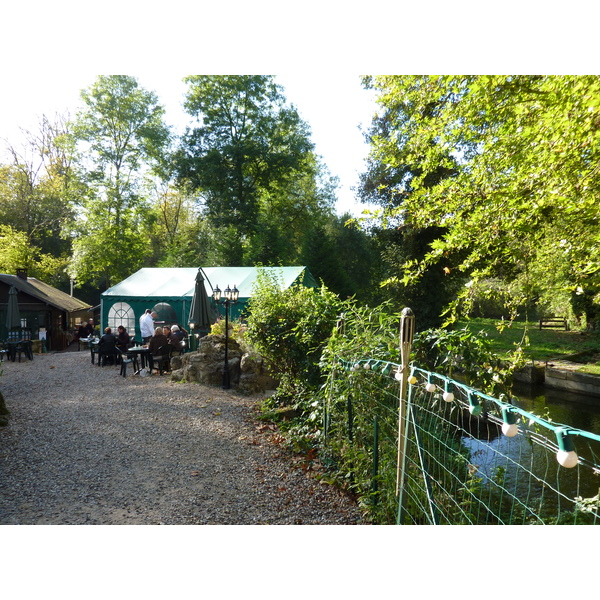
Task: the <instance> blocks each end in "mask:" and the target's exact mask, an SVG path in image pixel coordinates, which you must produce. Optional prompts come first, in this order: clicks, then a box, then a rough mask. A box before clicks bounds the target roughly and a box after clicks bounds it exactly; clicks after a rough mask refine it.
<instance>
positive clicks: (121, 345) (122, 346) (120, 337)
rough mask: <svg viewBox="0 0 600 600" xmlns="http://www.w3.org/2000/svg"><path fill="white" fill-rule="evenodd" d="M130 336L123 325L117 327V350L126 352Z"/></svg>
mask: <svg viewBox="0 0 600 600" xmlns="http://www.w3.org/2000/svg"><path fill="white" fill-rule="evenodd" d="M130 339H131V338H130V335H129V334H128V333H127V329H125V327H123V325H119V326H118V327H117V348H118V349H119V350H121V351H122V352H126V351H127V348H129V340H130Z"/></svg>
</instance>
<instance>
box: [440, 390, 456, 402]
mask: <svg viewBox="0 0 600 600" xmlns="http://www.w3.org/2000/svg"><path fill="white" fill-rule="evenodd" d="M442 398H443V399H444V402H452V400H454V394H453V393H452V392H444V395H443V396H442Z"/></svg>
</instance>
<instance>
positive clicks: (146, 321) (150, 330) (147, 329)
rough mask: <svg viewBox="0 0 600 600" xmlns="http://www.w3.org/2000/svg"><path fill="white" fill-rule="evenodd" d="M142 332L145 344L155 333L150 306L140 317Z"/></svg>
mask: <svg viewBox="0 0 600 600" xmlns="http://www.w3.org/2000/svg"><path fill="white" fill-rule="evenodd" d="M140 333H141V336H142V341H143V342H144V344H147V343H148V342H149V341H150V338H151V337H152V335H153V334H154V319H153V318H152V311H151V310H150V309H149V308H147V309H146V312H145V313H144V314H143V315H142V316H141V317H140Z"/></svg>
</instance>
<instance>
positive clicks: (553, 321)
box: [540, 317, 569, 331]
mask: <svg viewBox="0 0 600 600" xmlns="http://www.w3.org/2000/svg"><path fill="white" fill-rule="evenodd" d="M540 329H564V330H565V331H568V330H569V323H568V322H567V319H565V318H564V317H548V318H546V319H540Z"/></svg>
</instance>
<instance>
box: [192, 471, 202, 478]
mask: <svg viewBox="0 0 600 600" xmlns="http://www.w3.org/2000/svg"><path fill="white" fill-rule="evenodd" d="M190 475H191V476H192V477H198V475H200V471H192V472H191V473H190Z"/></svg>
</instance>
